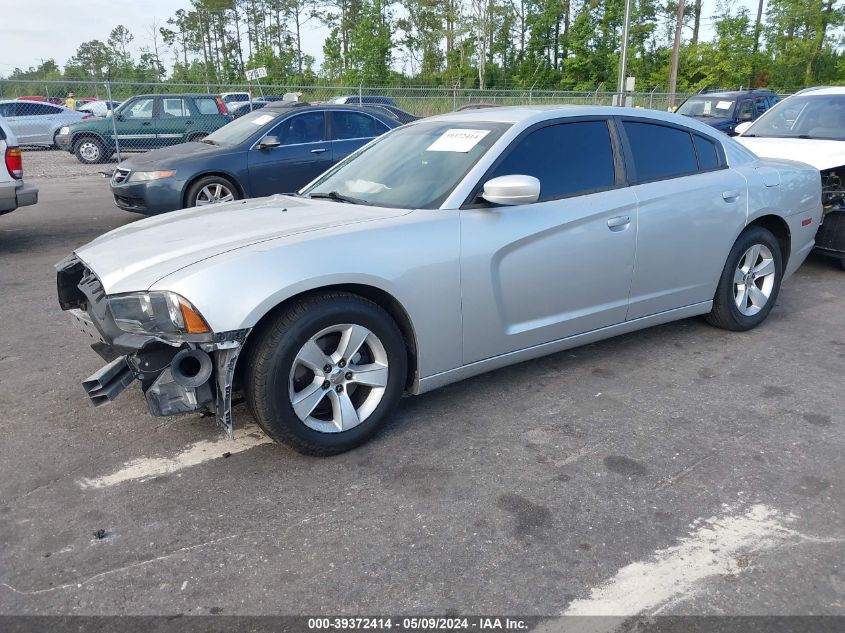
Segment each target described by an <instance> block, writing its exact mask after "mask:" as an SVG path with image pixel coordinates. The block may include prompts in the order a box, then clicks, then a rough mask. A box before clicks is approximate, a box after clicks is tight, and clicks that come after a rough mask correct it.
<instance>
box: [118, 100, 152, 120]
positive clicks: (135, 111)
mask: <svg viewBox="0 0 845 633" xmlns="http://www.w3.org/2000/svg"><path fill="white" fill-rule="evenodd" d="M121 114H122V115H123V118H125V119H152V118H153V100H152V99H139V100H138V101H136V102H135V103H132V104H131V105H130V106H129V107H128V108H125V109H124V110H123V111H122V112H121Z"/></svg>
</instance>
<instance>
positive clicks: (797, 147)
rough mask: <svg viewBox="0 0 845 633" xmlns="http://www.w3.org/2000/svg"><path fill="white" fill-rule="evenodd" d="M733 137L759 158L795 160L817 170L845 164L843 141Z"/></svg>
mask: <svg viewBox="0 0 845 633" xmlns="http://www.w3.org/2000/svg"><path fill="white" fill-rule="evenodd" d="M734 138H735V140H737V141H739V142H740V143H742V144H743V145H744V146H745V147H747V148H748V149H750V150H751V151H752V152H754V153H755V154H757V156H759V157H760V158H787V159H789V160H797V161H799V162H802V163H807V164H808V165H812V166H813V167H815V168H816V169H818V170H819V171H823V170H825V169H831V168H833V167H841V166H843V165H845V141H825V140H818V139H809V138H765V137H760V138H756V137H753V136H736V137H734Z"/></svg>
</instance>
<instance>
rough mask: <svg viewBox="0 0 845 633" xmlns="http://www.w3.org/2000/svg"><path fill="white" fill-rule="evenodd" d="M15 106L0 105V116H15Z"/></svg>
mask: <svg viewBox="0 0 845 633" xmlns="http://www.w3.org/2000/svg"><path fill="white" fill-rule="evenodd" d="M16 105H17V104H16V103H0V116H2V117H9V116H17V112H16V108H15V106H16Z"/></svg>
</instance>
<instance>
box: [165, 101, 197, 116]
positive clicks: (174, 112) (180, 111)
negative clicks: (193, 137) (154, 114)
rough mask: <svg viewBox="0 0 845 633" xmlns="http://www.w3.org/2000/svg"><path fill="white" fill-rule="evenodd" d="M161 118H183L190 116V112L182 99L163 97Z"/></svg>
mask: <svg viewBox="0 0 845 633" xmlns="http://www.w3.org/2000/svg"><path fill="white" fill-rule="evenodd" d="M161 116H163V117H182V118H185V117H189V116H191V111H190V110H189V109H188V104H187V103H186V102H185V100H184V99H174V98H172V97H164V98H163V99H162V100H161Z"/></svg>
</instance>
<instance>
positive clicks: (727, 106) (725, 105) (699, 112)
mask: <svg viewBox="0 0 845 633" xmlns="http://www.w3.org/2000/svg"><path fill="white" fill-rule="evenodd" d="M734 103H735V102H734V100H733V99H726V98H725V97H690V98H689V99H687V100H686V101H684V102H683V103H682V104H681V107H680V108H678V110H677V113H678V114H685V115H687V116H700V117H716V118H719V119H729V118H730V117H731V113H732V112H733V109H734Z"/></svg>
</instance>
